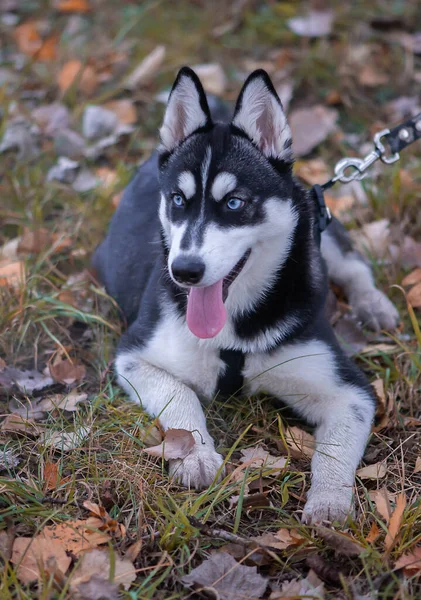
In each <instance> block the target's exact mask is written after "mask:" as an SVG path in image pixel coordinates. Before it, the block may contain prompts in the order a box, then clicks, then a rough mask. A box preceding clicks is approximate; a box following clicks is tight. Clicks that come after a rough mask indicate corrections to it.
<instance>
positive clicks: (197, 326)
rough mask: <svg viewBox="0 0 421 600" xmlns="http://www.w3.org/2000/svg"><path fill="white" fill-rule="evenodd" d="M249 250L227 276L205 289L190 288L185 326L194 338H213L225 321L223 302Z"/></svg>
mask: <svg viewBox="0 0 421 600" xmlns="http://www.w3.org/2000/svg"><path fill="white" fill-rule="evenodd" d="M250 254H251V249H248V250H247V251H246V252H245V253H244V254H243V256H242V257H241V258H240V260H239V261H238V263H237V264H236V265H235V266H234V268H233V269H232V270H231V271H230V272H229V274H228V275H227V276H226V277H224V278H222V279H220V280H219V281H217V282H216V283H213V284H212V285H209V286H205V287H194V288H190V291H189V294H188V298H187V313H186V319H187V325H188V328H189V329H190V331H191V332H192V333H194V335H195V336H197V337H199V338H202V339H207V338H212V337H215V336H216V335H217V334H218V333H219V332H220V331H221V329H222V328H223V327H224V325H225V322H226V320H227V311H226V308H225V305H224V303H225V301H226V299H227V297H228V291H229V288H230V286H231V285H232V283H233V282H234V281H235V280H236V279H237V277H238V275H239V274H240V273H241V271H242V270H243V268H244V265H245V264H246V262H247V260H248V258H249V256H250Z"/></svg>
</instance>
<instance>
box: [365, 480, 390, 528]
mask: <svg viewBox="0 0 421 600" xmlns="http://www.w3.org/2000/svg"><path fill="white" fill-rule="evenodd" d="M368 494H369V496H370V499H371V500H372V501H373V502H374V504H375V505H376V509H377V512H378V513H379V515H380V516H381V517H382V519H383V520H384V522H385V523H386V525H387V524H388V523H389V520H390V515H391V514H392V509H391V506H390V498H389V493H388V491H387V489H386V488H381V489H380V490H371V491H370V492H369V493H368Z"/></svg>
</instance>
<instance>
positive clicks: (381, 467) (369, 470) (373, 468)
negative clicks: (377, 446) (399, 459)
mask: <svg viewBox="0 0 421 600" xmlns="http://www.w3.org/2000/svg"><path fill="white" fill-rule="evenodd" d="M386 473H387V467H386V463H385V462H384V461H380V462H378V463H376V464H374V465H368V466H367V467H362V468H361V469H358V471H357V477H359V478H360V479H383V477H385V475H386Z"/></svg>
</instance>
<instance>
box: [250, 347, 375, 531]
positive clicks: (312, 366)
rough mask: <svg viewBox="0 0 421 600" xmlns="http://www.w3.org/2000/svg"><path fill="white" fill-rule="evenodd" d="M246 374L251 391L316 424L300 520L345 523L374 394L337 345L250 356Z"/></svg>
mask: <svg viewBox="0 0 421 600" xmlns="http://www.w3.org/2000/svg"><path fill="white" fill-rule="evenodd" d="M258 373H261V375H260V376H259V375H258ZM245 374H246V377H247V380H248V381H249V386H250V391H251V392H252V393H255V392H266V393H269V394H271V395H274V396H277V397H278V398H281V399H282V400H283V401H284V402H286V403H287V404H289V405H290V406H292V407H293V408H294V410H295V411H296V412H297V413H298V414H299V415H300V416H301V417H303V418H304V419H306V420H307V421H308V422H309V423H311V424H313V425H315V426H316V429H315V439H316V449H315V453H314V456H313V459H312V465H311V470H312V483H311V487H310V490H309V492H308V496H307V503H306V505H305V507H304V512H303V520H304V521H306V522H312V523H316V522H321V521H324V520H329V521H331V522H333V521H340V522H344V521H345V520H346V518H347V516H348V515H349V514H351V513H352V496H353V485H354V478H355V471H356V468H357V465H358V463H359V461H360V460H361V457H362V455H363V452H364V448H365V446H366V444H367V440H368V437H369V435H370V429H371V424H372V421H373V417H374V411H375V398H374V394H373V392H372V391H371V390H370V386H368V385H367V383H366V381H365V378H364V376H363V375H362V373H361V372H360V371H359V370H358V369H357V368H356V367H355V365H353V364H352V363H351V362H350V361H348V359H347V358H346V357H345V356H344V355H343V354H342V353H341V351H340V350H339V349H338V348H337V347H336V345H332V344H330V343H326V342H324V341H321V340H312V341H308V342H301V343H294V344H290V345H288V346H285V347H283V348H281V349H279V350H278V351H276V352H275V353H274V354H273V355H270V356H266V357H264V356H263V355H260V357H259V356H255V357H253V356H251V357H250V358H249V359H248V361H247V364H246V372H245Z"/></svg>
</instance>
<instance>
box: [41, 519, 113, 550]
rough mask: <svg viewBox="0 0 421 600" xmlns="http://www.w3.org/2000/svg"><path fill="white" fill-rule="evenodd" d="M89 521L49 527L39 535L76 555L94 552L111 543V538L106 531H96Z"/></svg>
mask: <svg viewBox="0 0 421 600" xmlns="http://www.w3.org/2000/svg"><path fill="white" fill-rule="evenodd" d="M95 529H97V528H94V527H91V526H90V525H88V523H87V521H83V520H77V521H67V522H65V523H58V524H57V525H49V526H48V527H44V529H43V530H42V531H41V533H40V534H39V537H41V538H42V539H45V540H47V541H54V542H60V544H61V545H62V547H63V548H64V549H65V550H66V551H67V552H71V553H72V554H74V555H76V556H77V555H78V554H80V553H81V552H84V551H86V550H92V549H93V548H96V547H97V546H100V545H102V544H108V542H111V539H112V538H111V537H110V535H109V534H108V533H107V532H106V531H95Z"/></svg>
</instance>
